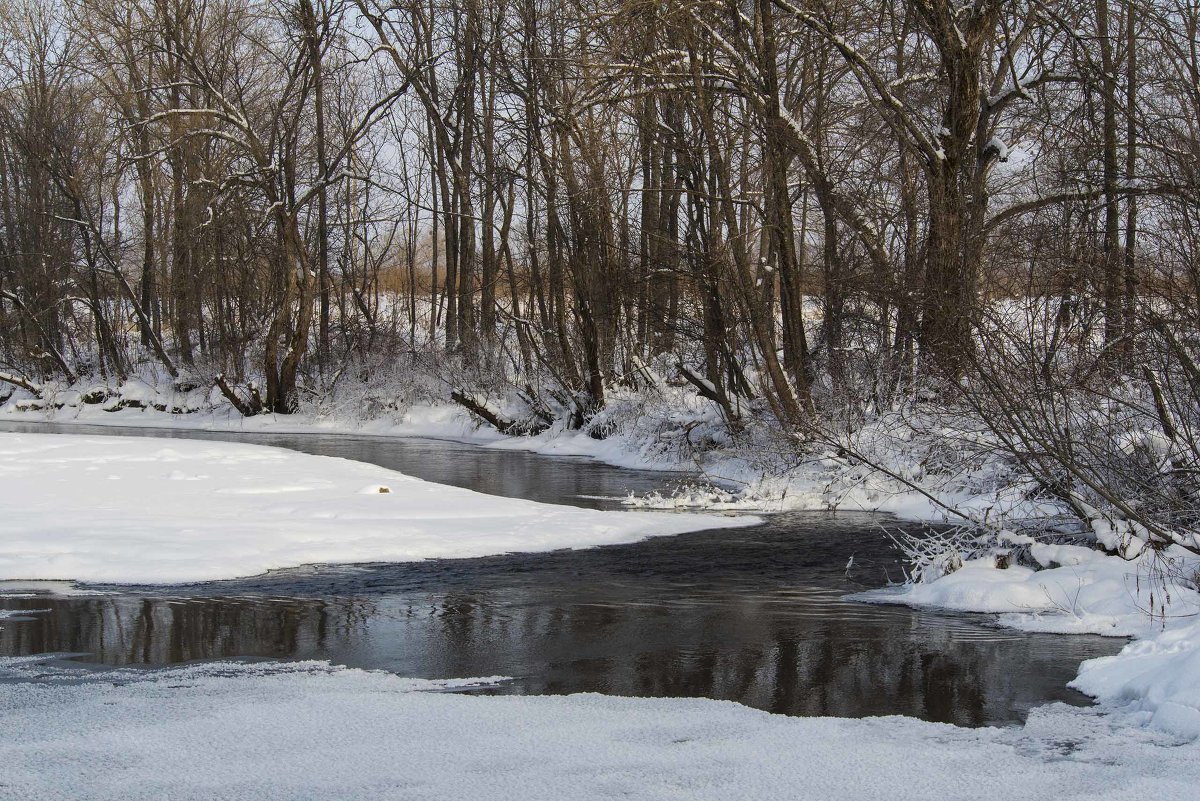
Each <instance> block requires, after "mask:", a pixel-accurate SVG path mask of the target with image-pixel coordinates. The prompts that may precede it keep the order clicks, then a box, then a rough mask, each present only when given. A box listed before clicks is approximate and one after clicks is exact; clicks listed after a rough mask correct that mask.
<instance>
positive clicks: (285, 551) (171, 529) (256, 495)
mask: <svg viewBox="0 0 1200 801" xmlns="http://www.w3.org/2000/svg"><path fill="white" fill-rule="evenodd" d="M383 490H387V491H386V492H385V491H383ZM0 508H3V509H4V515H3V516H2V517H0V580H3V579H11V580H72V581H82V582H113V583H174V582H187V581H209V580H215V579H227V578H235V577H239V576H248V575H254V574H259V573H262V572H265V571H268V570H277V569H282V568H289V567H297V566H300V565H305V564H318V563H353V562H404V561H413V560H421V559H432V558H444V557H477V556H487V555H492V554H500V553H507V552H515V551H544V550H553V549H558V548H582V547H590V546H595V545H610V544H617V543H628V542H634V541H637V540H640V539H643V538H645V537H650V536H659V535H667V534H680V533H683V532H687V531H695V530H699V529H712V528H722V527H730V526H745V525H752V524H754V523H756V522H758V521H757V519H755V518H748V517H736V518H734V517H724V516H717V515H684V514H671V513H646V512H601V511H594V510H588V509H576V508H573V507H566V506H556V505H551V504H540V503H534V502H532V501H525V500H519V499H512V498H500V497H495V496H490V495H484V494H481V493H476V492H472V491H470V490H465V489H459V488H455V487H448V486H443V485H440V484H434V483H431V482H426V481H421V480H419V479H416V478H412V477H410V476H406V475H403V474H401V473H397V472H394V471H391V470H386V469H384V468H381V467H377V466H374V465H368V464H363V463H359V462H353V461H350V460H346V459H336V458H331V457H324V456H312V455H308V454H301V453H296V452H293V451H288V450H284V449H280V448H269V447H263V446H259V445H245V444H232V443H223V442H201V441H194V440H180V439H173V440H170V441H162V440H155V439H152V438H142V437H110V436H101V437H88V436H78V435H60V434H49V435H47V434H0Z"/></svg>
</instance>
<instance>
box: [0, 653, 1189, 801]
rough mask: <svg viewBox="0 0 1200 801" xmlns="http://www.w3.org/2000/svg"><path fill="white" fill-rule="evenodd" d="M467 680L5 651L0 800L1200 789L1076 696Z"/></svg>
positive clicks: (1182, 753) (1179, 756)
mask: <svg viewBox="0 0 1200 801" xmlns="http://www.w3.org/2000/svg"><path fill="white" fill-rule="evenodd" d="M14 680H15V681H14ZM494 680H495V679H487V680H479V681H482V682H484V683H488V682H492V681H494ZM473 683H478V682H474V681H472V680H466V681H456V682H449V683H448V682H439V681H423V680H415V679H403V678H399V677H396V676H393V675H389V674H384V673H377V672H368V671H362V670H353V669H345V668H335V667H331V666H329V665H327V664H322V663H296V664H284V665H280V664H267V665H263V664H254V665H246V664H231V663H224V664H222V663H215V664H205V665H192V666H186V667H180V668H172V669H168V670H161V671H153V672H148V671H138V670H115V671H104V672H100V673H93V672H90V671H85V670H82V669H79V670H74V669H71V668H55V667H54V666H51V665H39V664H36V662H35V661H34V660H30V659H16V660H12V659H10V660H0V710H3V718H4V724H5V736H4V737H3V738H0V764H2V765H4V773H3V785H2V786H0V798H14V799H15V798H21V799H23V801H39V799H59V798H80V799H82V798H87V799H123V800H127V801H137V800H138V799H159V798H165V797H168V796H169V797H170V798H172V799H176V801H188V800H190V799H213V798H254V799H272V800H280V801H281V800H283V799H313V798H322V799H339V800H342V801H354V800H356V799H364V800H366V799H370V800H371V801H375V799H380V798H397V799H398V798H406V799H408V798H411V799H472V801H492V800H493V799H506V800H511V799H522V800H523V801H524V800H525V799H529V800H530V801H535V800H539V799H547V800H549V799H553V801H559V800H560V799H580V800H581V801H582V800H584V799H603V798H637V799H643V800H644V801H657V800H658V799H675V800H677V801H678V800H679V799H689V801H704V800H705V799H714V800H715V799H720V801H726V799H731V798H736V799H745V800H746V801H753V800H755V799H764V800H766V799H770V801H778V799H783V798H795V799H822V801H842V800H843V799H844V800H846V801H851V800H853V801H861V799H869V798H888V799H896V801H907V800H908V799H931V798H941V799H967V798H987V799H989V801H1007V800H1008V799H1013V801H1016V799H1021V801H1029V800H1030V799H1047V800H1049V799H1088V801H1108V800H1109V799H1130V800H1131V801H1132V799H1138V801H1142V800H1143V799H1147V798H1153V799H1155V801H1174V799H1180V801H1185V800H1186V801H1193V799H1195V788H1196V787H1197V786H1200V744H1197V743H1180V742H1179V741H1178V740H1177V739H1175V738H1172V737H1171V736H1170V735H1168V734H1166V733H1163V732H1157V731H1153V730H1147V729H1142V728H1137V727H1129V726H1127V725H1126V722H1125V720H1124V717H1123V716H1121V715H1103V714H1100V713H1098V712H1097V711H1095V710H1083V709H1075V708H1071V707H1067V706H1064V705H1053V706H1050V707H1045V708H1042V709H1039V710H1035V712H1034V713H1033V715H1032V716H1031V718H1030V720H1029V723H1028V724H1027V725H1026V726H1025V727H1023V728H1006V729H961V728H956V727H954V726H948V725H944V724H935V723H925V722H922V721H918V720H913V719H910V718H901V717H887V718H867V719H863V720H845V719H838V718H790V717H783V716H778V715H770V714H767V713H765V712H761V711H758V710H754V709H749V708H747V707H743V706H740V705H738V704H735V703H731V702H727V701H710V700H703V699H630V698H617V697H606V696H600V695H572V696H560V697H546V696H532V697H521V696H491V697H470V696H463V695H457V694H453V693H447V692H445V691H446V690H447V689H452V688H454V687H457V686H462V685H468V686H469V685H471V684H473Z"/></svg>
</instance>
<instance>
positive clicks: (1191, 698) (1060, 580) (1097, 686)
mask: <svg viewBox="0 0 1200 801" xmlns="http://www.w3.org/2000/svg"><path fill="white" fill-rule="evenodd" d="M443 411H444V410H443ZM95 414H109V413H101V412H97V413H95ZM92 416H93V415H88V417H89V418H90V417H92ZM164 416H165V415H160V414H155V413H144V414H143V413H140V412H119V413H113V414H111V415H110V416H109V417H108V418H107V420H106V422H107V424H109V425H129V424H130V418H135V417H136V418H137V419H140V420H142V421H145V422H146V423H149V422H151V421H154V420H157V421H158V422H160V423H161V422H162V418H163V417H164ZM20 417H25V416H24V415H14V416H13V418H10V419H17V418H20ZM189 418H191V416H189ZM0 419H3V418H0ZM453 419H454V415H450V418H448V420H443V421H441V422H438V423H437V424H436V425H434V424H432V423H431V424H427V425H424V426H423V427H420V428H417V427H410V428H407V429H405V428H403V427H400V428H398V427H396V426H390V427H389V426H384V425H383V424H379V425H376V426H370V425H368V426H362V427H354V428H351V427H345V428H341V429H339V428H338V427H337V426H333V425H316V424H313V425H308V424H296V423H295V422H294V421H293V420H289V421H288V423H287V424H285V425H286V426H287V427H286V428H281V427H276V426H275V425H273V424H272V422H271V421H270V420H269V419H268V418H265V417H264V418H260V419H253V418H252V420H251V421H241V420H240V418H239V420H238V421H232V420H231V421H226V422H224V423H222V422H221V421H218V420H213V419H209V420H208V421H207V424H206V425H204V426H201V427H199V428H202V430H229V431H234V430H243V431H244V430H261V431H271V432H274V433H281V432H282V431H284V430H286V431H288V432H295V433H310V432H311V433H347V434H360V435H362V434H374V435H379V434H382V435H390V436H438V437H441V438H448V439H455V440H457V441H460V442H470V441H471V440H470V438H469V437H467V436H453V423H452V420H453ZM55 422H62V421H60V420H56V421H55ZM79 422H85V423H93V422H95V421H94V420H92V419H84V420H80V421H79ZM189 422H195V420H194V418H192V419H191V420H189ZM235 422H238V423H242V424H240V425H237V426H236V427H235V426H234V425H233V423H235ZM245 423H249V425H245ZM170 427H171V428H176V429H178V428H186V427H187V426H183V425H174V426H170ZM55 436H60V437H61V436H69V435H55ZM497 436H498V435H497ZM105 439H106V440H108V439H109V438H107V437H106V438H105ZM581 439H582V437H581ZM548 440H549V441H551V442H553V441H555V439H554V437H549V438H548ZM151 441H152V442H153V440H151ZM566 441H567V442H570V438H569V437H568V438H567V440H566ZM588 441H589V442H594V441H593V440H588ZM170 442H178V441H177V440H172V441H170ZM497 442H498V440H495V439H493V440H491V444H492V447H498V446H503V447H516V446H517V445H520V446H522V447H523V448H524V449H526V450H533V451H535V452H539V451H538V448H536V447H528V446H530V445H532V444H534V443H531V442H530V441H528V440H515V441H513V440H503V441H502V442H501V444H500V445H497ZM164 444H166V443H165V442H164ZM475 444H480V443H479V442H476V443H475ZM485 444H486V443H485ZM560 444H561V443H560ZM585 444H586V443H585ZM602 445H604V446H605V447H613V448H619V447H620V443H619V442H615V443H607V444H606V445H605V444H604V443H602ZM248 447H254V446H248ZM564 450H570V449H569V448H567V447H566V446H565V445H563V446H561V447H559V448H558V452H559V453H563V452H564ZM580 450H583V448H580ZM540 452H544V451H540ZM571 455H592V456H596V455H597V454H595V453H592V454H585V453H572V454H571ZM313 458H315V457H313ZM600 458H603V456H600ZM605 461H609V460H608V459H605ZM628 461H629V462H636V461H637V460H636V459H635V458H632V457H631V458H630V459H629V460H628ZM618 463H619V462H618ZM633 466H639V467H646V466H647V465H645V464H634V465H633ZM371 469H376V470H377V469H378V468H371ZM660 469H661V466H660ZM441 489H448V488H441ZM681 505H682V504H681ZM735 507H736V505H735ZM910 511H911V512H913V513H914V514H913V515H912V516H915V517H917V518H918V519H919V518H920V514H916V512H918V511H919V509H918V508H910ZM1032 555H1033V556H1034V557H1035V558H1037V559H1038V561H1039V562H1041V564H1042V569H1041V570H1036V571H1035V570H1030V569H1028V568H1024V567H1016V566H1014V567H1010V568H1008V569H998V568H997V567H996V565H995V564H994V563H992V562H990V561H989V560H977V561H974V562H968V563H967V564H966V565H964V566H963V568H961V569H959V570H958V571H956V572H953V573H950V574H949V575H947V576H944V577H943V578H941V579H938V580H936V581H933V582H929V583H926V584H918V585H912V586H908V587H905V588H902V589H891V590H885V591H878V592H875V593H868V594H867V596H868V597H867V598H865V599H867V600H872V601H876V602H887V603H905V604H909V605H914V606H927V607H931V608H940V609H952V610H960V611H971V612H986V613H994V614H998V615H999V616H1000V617H999V620H1000V622H1001V623H1003V624H1005V625H1009V626H1013V627H1015V628H1019V629H1025V630H1037V631H1051V632H1059V633H1072V632H1079V633H1082V632H1092V633H1102V634H1108V635H1113V636H1133V637H1135V638H1137V639H1135V640H1134V641H1133V642H1131V643H1130V644H1129V645H1128V646H1126V648H1125V649H1124V650H1123V651H1122V652H1121V654H1119V655H1117V656H1114V657H1108V658H1105V659H1099V660H1092V661H1090V662H1085V663H1084V664H1083V665H1082V666H1081V668H1080V675H1079V677H1078V678H1077V679H1076V680H1075V681H1074V682H1073V683H1072V684H1073V686H1075V687H1076V688H1077V689H1080V690H1082V691H1083V692H1086V693H1088V694H1089V695H1092V696H1093V697H1096V698H1097V699H1098V700H1099V701H1100V702H1101V704H1102V706H1101V708H1100V709H1101V712H1102V713H1103V714H1101V715H1100V718H1099V719H1103V720H1109V721H1110V724H1111V725H1112V726H1113V727H1117V728H1119V729H1120V730H1121V731H1122V732H1125V734H1123V735H1122V736H1123V737H1126V738H1129V737H1133V738H1134V739H1137V738H1138V737H1143V736H1144V737H1151V736H1152V735H1150V734H1148V733H1147V734H1144V735H1143V734H1137V735H1134V734H1130V732H1158V733H1160V734H1161V735H1162V736H1164V737H1167V738H1176V740H1177V741H1186V742H1192V741H1195V740H1196V739H1197V738H1200V624H1196V623H1194V622H1193V618H1192V617H1191V616H1192V615H1195V614H1196V613H1197V612H1200V597H1198V596H1197V594H1196V593H1195V592H1194V591H1193V590H1189V589H1188V588H1187V587H1183V586H1178V585H1177V586H1174V587H1172V588H1171V590H1172V593H1171V594H1172V603H1171V605H1170V608H1169V609H1167V610H1165V612H1164V610H1163V609H1162V608H1161V607H1160V608H1159V610H1158V611H1159V615H1158V617H1157V618H1154V619H1152V618H1151V617H1150V616H1149V615H1148V614H1147V610H1146V606H1147V604H1146V598H1145V596H1144V595H1142V594H1141V593H1142V591H1143V585H1142V578H1143V577H1144V576H1145V575H1146V574H1145V570H1146V569H1147V565H1145V564H1142V563H1139V562H1138V561H1137V560H1135V561H1133V562H1126V561H1124V560H1121V559H1118V558H1115V557H1108V556H1104V555H1102V554H1100V553H1098V552H1096V551H1092V550H1090V549H1087V548H1079V547H1070V546H1038V547H1035V548H1034V549H1033V550H1032ZM1173 556H1174V557H1177V559H1178V561H1179V565H1180V568H1181V569H1180V574H1181V575H1182V574H1183V573H1184V572H1186V570H1191V569H1195V567H1196V565H1194V564H1193V562H1194V560H1193V559H1192V558H1191V557H1190V556H1188V555H1186V554H1173ZM1160 602H1161V597H1160ZM1046 714H1047V715H1050V714H1051V713H1049V712H1047V713H1046ZM1098 714H1099V713H1098ZM1089 720H1090V718H1089ZM1104 725H1109V724H1104ZM1155 736H1156V735H1155Z"/></svg>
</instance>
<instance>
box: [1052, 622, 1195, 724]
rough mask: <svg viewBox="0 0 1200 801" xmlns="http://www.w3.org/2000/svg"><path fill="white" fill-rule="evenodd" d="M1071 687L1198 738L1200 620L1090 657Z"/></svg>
mask: <svg viewBox="0 0 1200 801" xmlns="http://www.w3.org/2000/svg"><path fill="white" fill-rule="evenodd" d="M1071 686H1072V687H1075V688H1076V689H1078V690H1080V691H1082V692H1085V693H1087V694H1088V695H1091V696H1093V697H1095V698H1099V699H1101V700H1102V701H1104V702H1105V703H1107V704H1110V705H1116V706H1121V707H1123V709H1124V711H1126V712H1131V713H1135V714H1136V715H1138V716H1139V717H1140V718H1141V719H1142V720H1143V721H1145V722H1146V723H1147V724H1148V725H1150V726H1151V727H1154V728H1157V729H1162V730H1164V731H1167V732H1171V733H1173V734H1175V735H1178V736H1180V737H1185V738H1189V739H1192V740H1195V739H1197V738H1200V622H1192V623H1190V624H1188V625H1176V626H1174V627H1169V628H1168V629H1167V630H1166V631H1163V632H1161V633H1159V634H1158V635H1156V636H1154V637H1151V638H1149V639H1146V640H1141V641H1138V642H1133V643H1130V644H1129V645H1127V646H1125V648H1124V650H1122V651H1121V653H1119V654H1117V655H1116V656H1106V657H1101V658H1099V659H1089V660H1088V661H1087V662H1084V663H1083V665H1082V667H1080V669H1079V676H1078V678H1076V679H1075V680H1074V681H1073V682H1071Z"/></svg>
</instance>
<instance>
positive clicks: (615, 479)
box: [0, 423, 1121, 725]
mask: <svg viewBox="0 0 1200 801" xmlns="http://www.w3.org/2000/svg"><path fill="white" fill-rule="evenodd" d="M18 429H21V430H36V431H45V430H47V429H46V427H44V426H29V425H21V424H9V423H4V424H0V430H9V431H12V430H18ZM70 430H71V431H73V432H81V433H122V434H127V433H128V434H137V433H153V434H155V435H177V434H175V433H174V432H164V431H156V432H143V431H139V430H136V429H107V428H106V429H101V430H90V429H81V428H78V427H72V428H71V429H70ZM187 436H192V437H202V438H206V439H236V440H240V441H251V442H259V443H263V444H271V445H281V446H286V447H291V448H294V449H296V450H302V451H307V452H310V453H321V454H328V455H335V456H347V457H352V458H357V459H360V460H363V461H370V462H375V463H377V464H381V465H384V466H386V467H390V468H395V469H399V470H403V471H405V472H408V473H411V474H414V475H418V476H420V477H422V478H428V479H431V480H435V481H441V482H444V483H448V484H455V485H459V486H467V487H471V488H474V489H478V490H482V491H485V492H492V493H496V494H502V495H512V496H519V497H528V498H534V499H537V500H543V501H556V502H560V503H575V504H579V505H587V506H599V507H612V506H614V505H615V501H613V500H611V498H612V497H614V496H615V497H619V496H623V495H624V494H626V493H627V492H629V491H636V492H645V491H649V490H652V489H657V488H661V487H663V486H665V485H669V484H670V483H672V482H674V481H678V480H679V477H678V476H669V475H663V474H656V473H647V472H639V471H631V470H621V469H617V468H611V467H606V466H604V465H601V464H598V463H596V462H593V461H589V460H582V459H559V458H548V457H539V456H531V455H528V454H523V453H515V452H506V451H494V450H485V449H479V448H474V447H470V446H463V445H457V444H453V443H445V442H434V441H427V440H396V439H386V438H372V437H343V436H324V435H280V434H275V435H257V434H254V435H231V434H225V433H222V434H204V433H196V432H190V433H189V434H187ZM602 496H609V497H610V500H603V499H601V497H602ZM888 525H894V524H890V523H889V521H888V520H887V519H886V518H882V517H880V518H877V517H873V516H870V515H863V514H850V513H838V514H823V513H804V514H785V515H776V516H772V517H770V518H769V519H768V522H767V523H766V524H764V525H762V526H759V527H755V528H749V529H735V530H722V531H714V532H700V533H696V534H688V535H684V536H681V537H669V538H660V539H654V540H648V541H646V542H642V543H637V544H634V545H622V546H612V547H605V548H595V549H590V550H583V551H559V552H553V553H548V554H533V555H530V554H523V555H513V556H500V557H491V558H486V559H469V560H437V561H429V562H423V563H418V564H408V565H360V566H354V567H329V568H318V569H306V570H298V571H291V572H289V573H284V574H273V575H271V576H268V577H260V578H257V579H247V580H239V581H234V582H219V583H209V584H202V585H190V586H176V587H171V588H169V589H167V590H164V589H162V588H136V587H100V588H97V589H99V590H103V591H105V592H107V593H109V594H105V595H98V596H94V597H80V598H62V597H52V596H44V595H40V596H33V597H23V598H18V597H0V609H10V610H11V609H28V610H48V611H45V612H38V613H35V614H30V615H28V616H26V619H24V620H13V619H9V620H4V621H3V622H0V627H2V628H0V654H3V655H25V654H38V653H62V652H70V653H77V654H81V655H82V656H81V658H82V659H84V660H88V661H94V662H98V663H104V664H141V665H163V664H171V663H176V662H182V661H187V660H195V659H216V658H231V657H269V658H287V659H310V658H312V659H330V660H332V661H334V662H338V663H343V664H347V665H352V666H357V667H368V668H379V669H384V670H390V671H394V672H397V673H400V674H403V675H407V676H419V677H428V678H442V677H457V676H488V675H504V676H511V677H513V679H514V680H513V681H511V682H508V683H506V684H504V685H501V686H500V687H499V688H498V689H496V690H492V691H493V692H509V693H566V692H583V691H596V692H605V693H615V694H621V695H640V696H705V697H709V698H725V699H732V700H736V701H740V702H742V703H745V704H748V705H750V706H754V707H759V708H762V709H767V710H770V711H772V712H780V713H785V714H793V715H842V716H863V715H883V714H904V715H913V716H916V717H921V718H925V719H928V720H936V721H944V722H950V723H957V724H960V725H983V724H997V723H1008V722H1016V721H1020V720H1022V719H1023V718H1024V716H1025V713H1026V712H1027V711H1028V709H1029V708H1030V707H1032V706H1036V705H1038V704H1041V703H1044V702H1046V701H1050V700H1064V701H1068V702H1075V703H1082V702H1084V701H1085V699H1084V698H1083V697H1082V696H1080V695H1079V694H1077V693H1075V692H1073V691H1070V690H1068V689H1066V687H1065V684H1066V682H1067V681H1069V680H1070V679H1071V678H1073V677H1074V675H1075V672H1076V670H1077V668H1078V665H1079V662H1080V661H1081V660H1083V659H1087V658H1090V657H1093V656H1101V655H1106V654H1111V653H1114V652H1115V651H1116V650H1118V649H1119V647H1120V645H1121V642H1120V641H1118V640H1111V639H1102V638H1099V637H1083V636H1079V637H1074V636H1073V637H1065V636H1053V635H1037V634H1023V633H1019V632H1014V631H1010V630H1006V629H1000V628H997V627H995V626H993V625H991V624H990V621H989V618H987V617H983V616H968V615H952V614H933V613H927V612H918V611H914V610H910V609H907V608H904V607H895V606H880V605H871V604H863V603H856V602H853V601H850V600H846V599H845V597H844V596H845V595H846V594H847V593H850V592H855V591H858V590H861V589H865V588H871V587H878V586H881V585H883V584H885V583H886V582H887V581H888V580H889V578H890V579H896V578H898V577H899V575H900V565H899V562H898V561H897V559H896V555H895V553H894V551H893V549H892V548H891V546H890V541H889V540H888V539H887V537H886V535H885V534H884V531H883V528H884V526H888ZM852 556H853V557H854V563H853V567H852V568H851V569H850V570H849V571H847V569H846V566H847V562H848V561H849V560H850V558H851V557H852Z"/></svg>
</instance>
